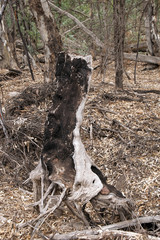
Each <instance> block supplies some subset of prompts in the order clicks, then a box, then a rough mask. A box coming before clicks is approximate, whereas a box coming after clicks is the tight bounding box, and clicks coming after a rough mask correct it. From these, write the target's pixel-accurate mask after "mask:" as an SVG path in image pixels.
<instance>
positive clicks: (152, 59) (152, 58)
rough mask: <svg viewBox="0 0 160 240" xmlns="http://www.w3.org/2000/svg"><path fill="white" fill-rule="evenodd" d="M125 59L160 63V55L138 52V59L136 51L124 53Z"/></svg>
mask: <svg viewBox="0 0 160 240" xmlns="http://www.w3.org/2000/svg"><path fill="white" fill-rule="evenodd" d="M124 59H128V60H131V61H138V62H146V63H153V64H158V65H160V57H155V56H147V55H144V54H138V58H137V59H136V54H135V53H124Z"/></svg>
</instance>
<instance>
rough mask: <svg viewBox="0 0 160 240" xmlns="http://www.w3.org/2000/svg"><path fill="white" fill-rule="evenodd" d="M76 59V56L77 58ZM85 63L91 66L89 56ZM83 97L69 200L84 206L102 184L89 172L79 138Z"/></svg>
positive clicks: (81, 106)
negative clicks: (74, 173)
mask: <svg viewBox="0 0 160 240" xmlns="http://www.w3.org/2000/svg"><path fill="white" fill-rule="evenodd" d="M77 58H78V56H77ZM84 59H85V60H86V61H87V64H88V66H89V67H91V65H92V58H91V56H87V57H86V58H84ZM90 80H91V74H90V76H89V81H88V91H89V87H90ZM86 98H87V96H85V97H84V98H83V100H82V102H81V104H80V106H79V108H78V110H77V112H76V127H75V129H74V131H73V136H74V137H73V145H74V155H73V160H74V165H75V170H76V176H75V181H74V184H73V190H72V195H71V197H70V198H69V200H71V201H80V202H81V203H83V204H85V203H87V202H88V201H89V200H90V199H92V198H93V197H94V196H96V195H97V194H98V193H99V192H100V191H101V189H102V188H103V184H102V182H101V180H100V179H99V177H98V176H97V175H96V174H95V173H94V172H93V171H92V170H91V166H92V165H94V164H93V162H92V160H91V158H90V157H89V156H88V154H87V152H86V150H85V147H84V145H83V143H82V141H81V137H80V127H81V125H82V120H83V110H84V107H85V103H86Z"/></svg>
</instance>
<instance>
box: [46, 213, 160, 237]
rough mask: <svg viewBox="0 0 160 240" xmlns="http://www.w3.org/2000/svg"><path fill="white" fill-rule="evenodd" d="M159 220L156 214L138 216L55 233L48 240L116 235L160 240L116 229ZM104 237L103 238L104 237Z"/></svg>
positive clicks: (159, 216)
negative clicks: (85, 228)
mask: <svg viewBox="0 0 160 240" xmlns="http://www.w3.org/2000/svg"><path fill="white" fill-rule="evenodd" d="M156 222H160V215H157V216H147V217H140V218H136V219H132V220H128V221H123V222H119V223H115V224H111V225H108V226H103V227H101V228H100V229H98V228H94V229H89V230H83V231H74V232H70V233H66V234H59V233H56V234H55V235H54V236H53V237H52V238H51V239H50V240H63V239H67V240H70V239H72V240H73V239H97V240H98V239H112V240H113V239H117V238H116V237H118V236H119V237H120V236H121V237H126V238H125V239H130V238H131V237H132V240H134V239H138V237H141V238H140V239H143V237H144V239H147V238H145V237H148V239H152V240H160V238H158V237H153V236H150V235H148V236H146V234H145V235H143V234H139V233H134V232H126V231H120V230H118V229H124V228H128V227H133V226H139V225H141V224H144V223H156ZM104 237H105V238H104Z"/></svg>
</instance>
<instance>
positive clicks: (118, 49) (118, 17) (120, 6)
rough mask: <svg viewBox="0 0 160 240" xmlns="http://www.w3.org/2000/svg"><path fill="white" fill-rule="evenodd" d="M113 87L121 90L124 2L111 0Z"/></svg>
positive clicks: (123, 0)
mask: <svg viewBox="0 0 160 240" xmlns="http://www.w3.org/2000/svg"><path fill="white" fill-rule="evenodd" d="M113 19H114V52H115V72H116V76H115V86H116V88H120V89H123V51H124V38H125V0H113Z"/></svg>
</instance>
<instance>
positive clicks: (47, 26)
mask: <svg viewBox="0 0 160 240" xmlns="http://www.w3.org/2000/svg"><path fill="white" fill-rule="evenodd" d="M29 4H30V9H31V11H32V13H33V15H34V18H35V20H36V23H37V26H38V29H39V31H40V35H41V38H42V41H43V43H44V47H45V72H44V74H45V81H46V82H50V81H53V80H54V78H55V65H56V58H57V55H58V53H59V52H61V51H62V41H61V36H60V34H59V31H58V28H57V26H56V23H55V21H54V18H53V15H52V13H51V10H50V7H49V5H48V1H47V0H46V1H43V0H29Z"/></svg>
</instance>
